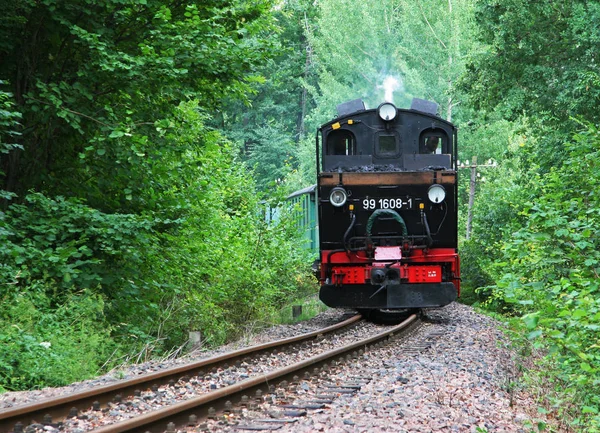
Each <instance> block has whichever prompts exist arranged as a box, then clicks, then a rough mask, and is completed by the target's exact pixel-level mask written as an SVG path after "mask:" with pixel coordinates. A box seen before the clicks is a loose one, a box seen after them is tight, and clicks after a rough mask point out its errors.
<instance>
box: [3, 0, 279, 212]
mask: <svg viewBox="0 0 600 433" xmlns="http://www.w3.org/2000/svg"><path fill="white" fill-rule="evenodd" d="M270 7H271V2H270V1H269V0H263V1H242V2H239V1H236V2H233V1H228V2H220V1H219V2H217V1H202V2H189V3H183V4H182V3H181V2H176V1H170V2H164V1H158V0H137V1H131V2H126V3H123V2H122V1H117V0H114V1H108V2H102V3H89V2H85V1H75V2H66V3H65V2H61V1H54V0H47V1H44V2H36V1H33V0H21V1H18V2H16V3H15V2H12V3H11V5H10V6H7V9H6V10H7V11H9V12H8V14H5V16H4V18H3V20H2V27H0V39H1V40H2V45H1V46H0V56H2V58H3V59H4V61H3V63H2V66H1V67H0V76H4V77H8V78H9V82H10V83H11V85H12V87H13V94H14V98H15V101H16V104H17V109H18V111H19V112H21V113H22V115H23V120H22V123H23V125H25V128H24V129H23V131H22V135H21V136H20V137H19V139H18V141H17V143H18V144H19V145H20V146H22V148H23V149H22V150H16V151H13V152H11V153H10V154H9V155H8V156H6V155H3V156H1V160H0V162H1V163H2V166H3V167H4V171H5V174H6V176H5V179H4V184H5V189H7V190H9V191H12V192H15V193H18V194H22V193H23V192H24V191H27V190H28V189H31V188H34V189H36V190H42V191H47V192H50V193H66V194H68V195H74V196H82V197H85V198H86V199H87V200H89V201H90V203H91V204H92V205H93V206H96V207H98V208H102V209H107V210H110V209H138V210H139V209H142V208H144V207H147V206H150V207H152V206H155V205H156V200H155V199H156V197H154V199H153V198H152V197H150V198H149V197H144V196H145V195H147V194H146V193H145V191H148V184H149V183H152V179H153V176H152V173H153V170H155V169H157V165H160V164H159V162H160V160H161V158H162V152H163V150H164V149H166V148H168V147H169V143H166V142H165V141H164V140H163V138H162V135H161V130H162V129H164V126H165V125H167V124H168V122H169V120H168V119H169V116H170V113H172V112H173V111H174V110H175V108H176V107H177V105H178V104H179V103H180V102H181V101H185V100H187V99H189V98H191V97H193V98H197V99H198V100H199V101H200V106H201V107H203V108H205V109H208V110H210V109H214V108H215V107H216V106H217V102H218V101H219V100H220V99H221V98H222V97H223V96H224V95H225V94H234V95H237V96H238V97H244V95H245V94H246V92H247V91H248V90H249V83H250V82H251V81H252V80H253V79H254V78H253V77H254V74H255V71H256V68H257V65H258V64H259V63H261V62H263V61H264V59H265V58H266V57H267V55H268V53H269V52H270V49H271V45H272V44H271V43H270V42H269V38H268V34H269V32H270V31H271V29H272V28H273V27H272V25H273V22H272V20H271V18H270V15H269V13H268V12H269V9H270ZM161 119H163V121H164V122H166V123H163V124H157V123H156V122H157V121H158V120H161ZM166 187H167V184H159V183H156V182H155V183H154V185H153V186H152V189H153V190H154V191H155V192H157V191H160V190H164V189H165V188H166Z"/></svg>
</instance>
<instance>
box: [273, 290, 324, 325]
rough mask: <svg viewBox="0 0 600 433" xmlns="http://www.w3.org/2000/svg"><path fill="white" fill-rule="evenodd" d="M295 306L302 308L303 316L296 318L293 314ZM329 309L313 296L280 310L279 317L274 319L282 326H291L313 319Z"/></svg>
mask: <svg viewBox="0 0 600 433" xmlns="http://www.w3.org/2000/svg"><path fill="white" fill-rule="evenodd" d="M294 305H300V306H301V307H302V314H300V315H299V316H298V317H296V318H294V317H293V314H292V312H293V309H292V307H293V306H294ZM327 308H328V307H327V306H326V305H325V304H323V303H322V302H321V301H320V300H319V298H318V297H317V296H316V295H312V296H310V297H308V298H305V299H298V300H296V301H294V302H292V303H291V304H288V305H286V306H285V307H283V308H282V309H281V310H279V312H278V314H277V316H276V317H274V322H275V323H276V324H280V325H290V324H293V323H298V322H302V321H305V320H309V319H312V318H313V317H315V316H316V315H317V314H319V313H322V312H323V311H326V310H327Z"/></svg>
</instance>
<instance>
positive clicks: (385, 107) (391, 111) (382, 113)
mask: <svg viewBox="0 0 600 433" xmlns="http://www.w3.org/2000/svg"><path fill="white" fill-rule="evenodd" d="M377 113H378V114H379V117H381V120H385V121H386V122H389V121H391V120H394V119H395V118H396V114H397V111H396V107H395V106H394V104H391V103H389V102H384V103H383V104H381V105H380V106H379V107H378V108H377Z"/></svg>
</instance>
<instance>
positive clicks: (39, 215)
mask: <svg viewBox="0 0 600 433" xmlns="http://www.w3.org/2000/svg"><path fill="white" fill-rule="evenodd" d="M26 203H27V204H26V205H21V204H13V205H11V206H10V207H9V208H8V210H7V212H6V214H5V215H4V216H3V219H2V220H0V240H1V242H0V262H1V263H2V266H1V267H0V279H1V280H2V281H5V282H6V284H8V285H11V286H12V287H13V288H14V289H15V290H19V289H23V288H24V287H27V286H33V285H38V284H39V285H40V286H45V287H48V288H52V289H53V290H54V294H53V299H54V300H55V302H57V303H61V302H62V301H63V299H64V297H66V296H68V295H69V294H70V293H73V292H76V291H78V290H80V289H81V288H94V287H97V286H98V285H102V286H103V287H105V288H106V289H107V290H108V291H109V292H110V291H112V290H111V289H112V288H113V287H114V286H115V284H119V285H120V284H121V283H115V282H117V281H119V280H120V279H122V278H123V277H124V276H126V275H127V276H128V277H129V278H134V275H135V274H136V269H138V267H139V265H140V263H141V261H142V259H141V256H140V254H139V252H138V251H137V250H140V249H142V250H143V249H145V248H147V247H148V244H149V242H150V239H149V232H150V229H151V227H152V225H151V224H150V223H149V222H148V221H145V220H144V219H143V218H138V217H135V216H133V215H117V214H114V215H109V214H103V213H102V212H99V211H97V210H95V209H92V208H90V207H89V206H86V205H84V204H83V203H82V202H81V200H77V199H65V198H64V197H57V198H56V199H49V198H47V197H45V196H44V195H42V194H39V193H37V194H30V195H28V196H27V197H26Z"/></svg>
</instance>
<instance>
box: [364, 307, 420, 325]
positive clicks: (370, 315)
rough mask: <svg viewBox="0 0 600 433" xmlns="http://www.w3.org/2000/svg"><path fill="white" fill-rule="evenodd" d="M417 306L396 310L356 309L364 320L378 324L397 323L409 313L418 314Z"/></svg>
mask: <svg viewBox="0 0 600 433" xmlns="http://www.w3.org/2000/svg"><path fill="white" fill-rule="evenodd" d="M419 311H420V310H419V309H418V308H404V309H398V310H378V309H358V312H359V313H360V314H362V316H363V317H364V318H365V320H368V321H369V322H372V323H376V324H378V325H397V324H398V323H400V322H402V321H403V320H405V319H406V318H407V317H408V316H410V315H411V314H418V312H419Z"/></svg>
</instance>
